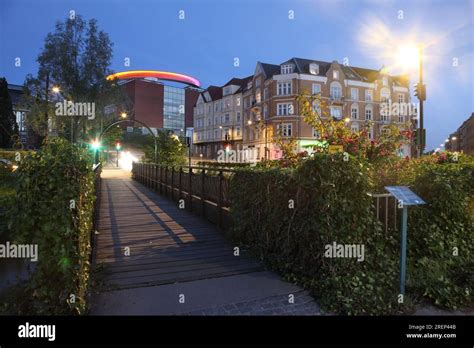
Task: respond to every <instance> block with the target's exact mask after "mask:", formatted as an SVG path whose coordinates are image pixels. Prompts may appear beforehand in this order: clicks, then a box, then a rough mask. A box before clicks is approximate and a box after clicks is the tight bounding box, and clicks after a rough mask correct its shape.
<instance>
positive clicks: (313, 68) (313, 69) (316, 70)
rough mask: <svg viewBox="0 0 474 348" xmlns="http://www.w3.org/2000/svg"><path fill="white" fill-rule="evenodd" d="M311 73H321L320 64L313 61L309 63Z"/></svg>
mask: <svg viewBox="0 0 474 348" xmlns="http://www.w3.org/2000/svg"><path fill="white" fill-rule="evenodd" d="M309 73H310V74H313V75H318V74H319V65H318V64H316V63H311V64H310V65H309Z"/></svg>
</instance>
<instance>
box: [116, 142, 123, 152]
mask: <svg viewBox="0 0 474 348" xmlns="http://www.w3.org/2000/svg"><path fill="white" fill-rule="evenodd" d="M115 148H116V149H117V151H118V150H120V149H121V148H122V144H120V141H116V142H115Z"/></svg>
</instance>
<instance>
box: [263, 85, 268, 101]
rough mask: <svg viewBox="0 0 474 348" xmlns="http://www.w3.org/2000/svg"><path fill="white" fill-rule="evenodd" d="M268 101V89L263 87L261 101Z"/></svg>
mask: <svg viewBox="0 0 474 348" xmlns="http://www.w3.org/2000/svg"><path fill="white" fill-rule="evenodd" d="M267 99H268V87H265V88H264V89H263V100H267Z"/></svg>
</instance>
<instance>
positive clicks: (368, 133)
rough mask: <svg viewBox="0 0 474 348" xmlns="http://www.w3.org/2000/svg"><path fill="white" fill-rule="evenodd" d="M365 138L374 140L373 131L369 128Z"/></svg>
mask: <svg viewBox="0 0 474 348" xmlns="http://www.w3.org/2000/svg"><path fill="white" fill-rule="evenodd" d="M367 136H368V138H369V139H373V138H374V129H373V128H372V127H370V128H369V131H368V132H367Z"/></svg>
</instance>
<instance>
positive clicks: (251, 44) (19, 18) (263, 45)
mask: <svg viewBox="0 0 474 348" xmlns="http://www.w3.org/2000/svg"><path fill="white" fill-rule="evenodd" d="M473 4H474V3H473V1H470V0H450V1H446V0H433V1H427V0H418V1H417V0H410V1H395V0H393V1H392V0H378V1H376V0H367V1H356V0H346V1H344V0H324V1H318V0H312V1H309V0H307V1H304V0H291V1H289V0H288V1H283V0H281V1H278V0H273V1H271V0H268V1H264V0H260V1H259V0H202V1H199V0H187V1H185V0H182V1H179V0H168V1H165V0H102V1H100V0H42V1H38V0H0V76H5V77H6V78H7V80H8V81H9V83H15V84H21V83H23V81H24V79H25V76H26V75H27V74H28V73H33V74H35V73H36V71H37V63H36V57H37V56H38V53H39V52H40V49H41V48H42V46H43V41H44V38H45V36H46V34H47V33H48V32H51V31H53V30H54V24H55V22H56V21H57V20H60V19H61V20H64V19H65V18H66V17H67V16H68V14H69V11H70V10H74V11H76V13H78V14H81V15H83V16H84V17H85V19H90V18H96V19H97V20H98V22H99V27H100V28H101V29H102V30H104V31H106V32H107V33H108V34H109V36H110V38H111V40H112V42H113V43H114V57H113V63H112V69H113V70H115V71H122V70H129V69H157V70H169V71H174V72H182V73H186V74H189V75H192V76H194V77H196V78H198V79H199V80H200V81H201V82H202V84H203V86H204V87H205V86H208V85H209V84H214V85H219V84H223V83H225V82H227V80H229V79H230V78H231V77H233V76H236V77H244V76H247V75H250V74H253V72H254V69H255V64H256V62H257V61H263V62H268V63H274V64H279V63H281V62H283V61H284V60H287V59H289V58H291V57H301V58H309V59H317V60H326V61H333V60H337V61H339V62H340V63H342V62H343V60H344V58H348V59H349V64H350V65H353V66H359V67H366V68H373V69H379V68H380V67H382V66H383V65H385V66H388V67H390V68H391V69H392V72H393V73H399V72H402V70H405V69H404V68H402V67H400V66H399V65H397V64H396V61H395V60H394V57H395V56H396V55H395V54H394V53H395V52H397V47H398V46H400V45H408V44H409V43H410V42H412V41H416V42H423V43H424V44H425V45H426V49H425V57H424V58H425V79H426V84H427V95H428V100H427V102H426V107H425V120H426V121H425V124H426V128H427V136H428V139H427V140H428V148H430V149H431V148H434V147H437V146H438V145H439V144H440V143H441V142H443V141H444V139H445V138H446V137H447V135H448V134H449V133H450V132H452V131H454V130H455V129H456V128H457V127H458V126H459V125H460V124H461V123H462V121H463V120H465V119H466V118H467V117H468V116H469V115H470V114H471V112H472V111H473V110H474V102H473V101H474V88H473V78H474V69H473V61H474V57H473V53H474V39H473V36H474V34H473V33H474V29H473V16H474V12H473V6H474V5H473ZM180 10H184V11H185V19H184V20H181V19H179V18H178V16H179V11H180ZM289 11H294V12H293V13H294V19H289ZM400 11H402V12H400ZM16 57H19V58H21V67H15V65H14V62H15V58H16ZM125 57H129V58H130V60H131V66H130V67H129V68H128V67H124V64H123V62H124V58H125ZM235 57H238V58H239V60H240V66H239V67H234V58H235ZM456 63H457V64H456ZM410 73H411V74H412V76H413V77H412V84H413V83H415V82H416V74H417V72H416V69H411V70H410Z"/></svg>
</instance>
